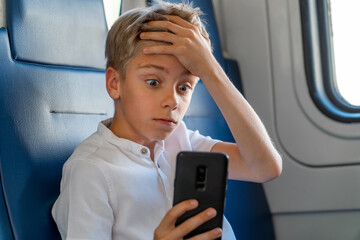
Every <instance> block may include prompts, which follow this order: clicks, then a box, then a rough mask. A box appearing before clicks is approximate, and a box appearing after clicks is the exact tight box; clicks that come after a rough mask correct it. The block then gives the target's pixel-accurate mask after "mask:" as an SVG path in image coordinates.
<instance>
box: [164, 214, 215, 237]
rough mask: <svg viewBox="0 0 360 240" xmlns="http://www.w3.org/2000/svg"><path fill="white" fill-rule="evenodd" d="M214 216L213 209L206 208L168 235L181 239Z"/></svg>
mask: <svg viewBox="0 0 360 240" xmlns="http://www.w3.org/2000/svg"><path fill="white" fill-rule="evenodd" d="M215 216H216V210H215V209H214V208H208V209H206V210H204V211H202V212H201V213H198V214H197V215H195V216H193V217H191V218H189V219H187V220H186V221H184V222H183V223H181V224H180V225H179V226H177V227H176V228H175V229H174V230H173V231H172V232H171V234H170V235H171V237H172V238H174V239H178V238H182V237H184V236H185V235H186V234H188V233H190V232H191V231H192V230H194V229H195V228H197V227H199V226H200V225H202V224H203V223H205V222H207V221H209V220H210V219H212V218H214V217H215ZM209 234H210V233H209ZM204 236H206V235H204ZM204 236H203V237H204ZM205 239H206V238H205Z"/></svg>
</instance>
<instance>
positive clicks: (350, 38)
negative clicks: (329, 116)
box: [329, 0, 360, 106]
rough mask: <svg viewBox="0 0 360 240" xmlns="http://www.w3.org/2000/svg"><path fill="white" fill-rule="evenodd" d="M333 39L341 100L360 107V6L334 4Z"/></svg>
mask: <svg viewBox="0 0 360 240" xmlns="http://www.w3.org/2000/svg"><path fill="white" fill-rule="evenodd" d="M330 4H331V5H330V8H329V9H330V13H331V23H332V24H331V25H332V38H333V48H334V63H335V72H336V78H335V79H336V83H337V86H338V90H339V93H340V94H341V96H342V97H343V98H344V99H345V100H346V101H347V102H348V103H350V104H352V105H354V106H360V94H359V90H360V78H359V74H358V68H359V57H360V44H359V43H360V28H359V26H358V24H359V22H360V15H359V14H358V12H359V11H360V2H359V0H347V1H346V3H345V2H344V1H341V0H331V2H330Z"/></svg>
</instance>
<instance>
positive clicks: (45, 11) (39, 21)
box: [6, 0, 107, 69]
mask: <svg viewBox="0 0 360 240" xmlns="http://www.w3.org/2000/svg"><path fill="white" fill-rule="evenodd" d="M90 3H91V4H90ZM6 7H7V13H6V17H7V23H8V30H9V35H10V44H11V48H12V56H13V58H14V60H16V61H24V62H31V63H40V64H52V65H60V66H71V67H86V68H88V67H89V68H96V69H104V68H105V56H104V49H105V39H106V34H107V27H106V20H105V14H104V7H103V3H102V0H81V1H72V0H62V1H58V0H11V1H7V6H6Z"/></svg>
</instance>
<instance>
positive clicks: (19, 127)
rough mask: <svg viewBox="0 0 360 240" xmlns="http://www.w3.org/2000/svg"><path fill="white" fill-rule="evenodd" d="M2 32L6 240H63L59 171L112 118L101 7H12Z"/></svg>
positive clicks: (39, 0) (52, 3)
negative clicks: (58, 218) (57, 204)
mask: <svg viewBox="0 0 360 240" xmlns="http://www.w3.org/2000/svg"><path fill="white" fill-rule="evenodd" d="M6 13H7V14H6V17H7V25H8V27H7V28H1V29H0V62H1V64H0V75H1V77H0V176H1V185H0V215H1V217H0V224H1V227H0V239H10V240H11V239H60V235H59V233H58V231H57V228H56V225H55V223H54V221H53V220H52V217H51V213H50V210H51V207H52V205H53V203H54V201H55V199H56V198H57V196H58V194H59V188H60V186H59V183H60V179H61V169H62V165H63V163H64V161H65V160H66V159H67V158H68V157H69V156H70V154H71V153H72V151H73V150H74V148H75V146H76V145H77V144H79V143H80V142H81V141H82V140H83V139H85V138H86V137H88V136H89V135H90V134H91V133H93V132H94V131H95V130H96V127H97V124H98V122H99V121H101V120H103V119H105V118H108V117H110V116H112V115H113V102H112V100H111V99H109V97H108V95H107V93H106V88H105V80H104V79H105V72H104V68H105V57H104V46H105V38H106V34H107V27H106V21H105V16H104V10H103V5H102V1H101V0H81V1H77V0H72V1H58V0H11V1H7V4H6Z"/></svg>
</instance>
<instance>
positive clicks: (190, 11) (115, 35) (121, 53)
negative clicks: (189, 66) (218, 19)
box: [105, 0, 209, 77]
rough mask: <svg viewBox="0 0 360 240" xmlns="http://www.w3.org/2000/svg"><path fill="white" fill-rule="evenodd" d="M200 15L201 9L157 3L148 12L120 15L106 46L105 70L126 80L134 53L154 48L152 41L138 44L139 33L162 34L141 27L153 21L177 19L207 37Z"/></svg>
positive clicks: (156, 29) (132, 12)
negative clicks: (145, 48) (109, 69)
mask: <svg viewBox="0 0 360 240" xmlns="http://www.w3.org/2000/svg"><path fill="white" fill-rule="evenodd" d="M202 14H203V13H202V12H201V10H200V8H194V7H193V6H192V4H190V3H185V2H183V3H180V4H174V3H168V2H164V1H161V0H159V1H157V3H156V4H155V5H153V6H151V7H147V8H135V9H132V10H130V11H128V12H126V13H124V14H122V15H121V16H120V17H119V18H118V19H117V20H116V22H115V23H114V25H113V26H112V27H111V29H110V31H109V33H108V35H107V38H106V46H105V57H106V58H107V64H106V68H108V67H113V68H115V69H116V70H118V71H120V73H121V75H122V77H125V73H126V66H127V64H128V62H129V61H130V60H131V59H132V58H133V57H134V56H135V55H136V53H137V52H138V51H139V50H140V49H142V48H143V47H145V46H146V45H149V44H152V45H154V41H149V40H141V39H140V38H139V34H140V33H141V32H154V31H157V32H159V31H163V32H167V31H168V30H167V29H164V28H155V27H151V26H148V25H144V23H146V22H149V21H156V20H165V21H166V20H167V21H168V20H169V19H168V18H167V17H166V16H164V15H175V16H179V17H181V18H182V19H184V20H185V21H188V22H189V23H191V24H193V25H194V26H196V27H198V29H199V31H200V33H201V34H202V35H204V36H206V37H208V36H209V35H208V33H207V31H206V30H205V27H204V24H203V22H202V20H201V19H200V16H201V15H202ZM156 44H170V43H165V42H156Z"/></svg>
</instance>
